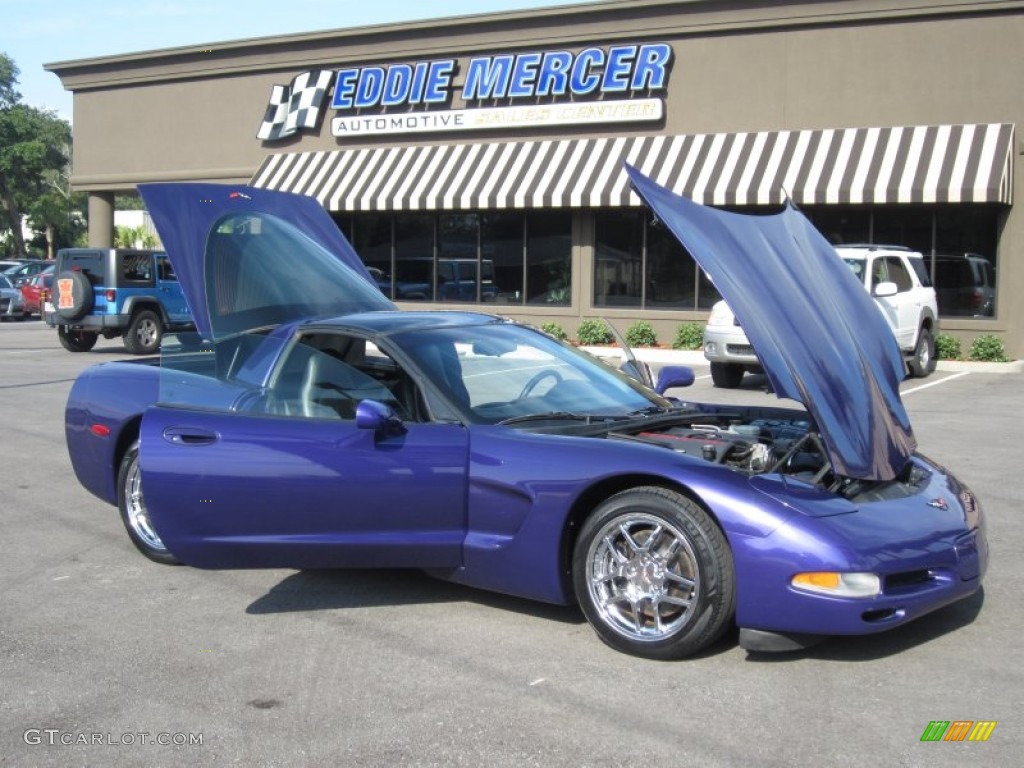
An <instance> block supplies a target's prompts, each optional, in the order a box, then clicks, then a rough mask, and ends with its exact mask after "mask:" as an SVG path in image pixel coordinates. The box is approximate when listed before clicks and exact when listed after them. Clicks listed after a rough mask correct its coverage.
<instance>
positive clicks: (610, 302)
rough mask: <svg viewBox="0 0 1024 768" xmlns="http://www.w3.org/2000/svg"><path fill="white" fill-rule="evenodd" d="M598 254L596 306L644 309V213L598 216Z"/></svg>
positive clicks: (596, 245) (596, 248)
mask: <svg viewBox="0 0 1024 768" xmlns="http://www.w3.org/2000/svg"><path fill="white" fill-rule="evenodd" d="M594 253H595V258H596V260H597V263H596V264H595V265H594V305H595V306H598V307H639V306H641V285H642V283H643V258H644V213H643V212H641V211H599V212H597V228H596V241H595V249H594Z"/></svg>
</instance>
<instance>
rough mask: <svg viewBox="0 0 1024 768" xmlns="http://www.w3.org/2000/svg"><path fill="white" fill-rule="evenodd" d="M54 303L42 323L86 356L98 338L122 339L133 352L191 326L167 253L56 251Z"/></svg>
mask: <svg viewBox="0 0 1024 768" xmlns="http://www.w3.org/2000/svg"><path fill="white" fill-rule="evenodd" d="M54 272H55V274H56V275H57V277H56V279H55V280H54V290H53V301H52V305H51V306H50V307H49V308H46V307H44V312H43V319H44V320H45V321H46V322H47V324H49V325H52V326H55V327H56V328H57V335H58V337H59V338H60V343H61V344H62V345H63V347H64V348H65V349H66V350H68V351H69V352H88V351H89V350H90V349H92V348H93V347H94V346H95V345H96V341H97V339H98V338H99V336H101V335H102V336H103V338H105V339H112V338H115V337H117V336H121V337H122V338H123V339H124V346H125V349H127V350H128V351H129V352H132V353H134V354H137V355H147V354H152V353H153V352H156V351H157V350H158V349H159V348H160V341H161V339H162V338H163V335H164V333H165V332H167V331H180V330H189V329H191V328H193V325H192V315H191V313H190V311H189V308H188V304H186V302H185V298H184V296H183V295H182V292H181V286H180V284H179V283H178V278H177V276H176V275H175V274H174V269H173V268H172V266H171V263H170V261H169V260H168V259H167V254H165V253H163V252H160V251H150V250H136V249H125V248H65V249H62V250H60V251H58V252H57V262H56V265H55V267H54Z"/></svg>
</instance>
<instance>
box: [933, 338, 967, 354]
mask: <svg viewBox="0 0 1024 768" xmlns="http://www.w3.org/2000/svg"><path fill="white" fill-rule="evenodd" d="M935 357H936V358H938V359H939V360H959V359H960V358H961V357H963V352H962V351H961V350H960V339H958V338H957V337H956V336H952V335H950V334H948V333H940V334H939V335H938V336H936V337H935Z"/></svg>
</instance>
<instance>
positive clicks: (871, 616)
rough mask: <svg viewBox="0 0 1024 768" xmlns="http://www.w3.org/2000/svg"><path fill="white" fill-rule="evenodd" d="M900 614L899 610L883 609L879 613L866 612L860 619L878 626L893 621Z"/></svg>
mask: <svg viewBox="0 0 1024 768" xmlns="http://www.w3.org/2000/svg"><path fill="white" fill-rule="evenodd" d="M898 613H900V611H899V609H897V608H883V609H881V610H878V611H864V613H862V614H861V615H860V617H861V618H862V619H863V620H864V621H866V622H868V623H869V624H877V623H878V622H880V621H886V620H887V619H891V618H892V617H893V616H896V615H897V614H898Z"/></svg>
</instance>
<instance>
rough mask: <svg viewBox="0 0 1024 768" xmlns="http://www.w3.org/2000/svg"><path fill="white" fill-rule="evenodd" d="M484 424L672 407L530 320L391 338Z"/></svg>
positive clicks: (431, 331) (475, 418)
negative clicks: (533, 326) (530, 325)
mask: <svg viewBox="0 0 1024 768" xmlns="http://www.w3.org/2000/svg"><path fill="white" fill-rule="evenodd" d="M391 338H392V340H393V341H394V342H395V343H396V344H398V345H399V346H400V347H401V348H402V349H403V350H404V351H405V352H406V354H408V355H409V356H410V357H412V358H413V359H414V360H415V361H416V362H417V363H418V364H419V366H420V367H421V368H423V369H424V370H425V372H426V373H427V375H428V377H429V378H430V379H431V380H432V381H433V382H434V383H435V384H436V385H437V386H438V387H439V388H440V389H441V390H442V392H443V393H444V394H445V396H446V397H448V398H449V399H450V400H451V401H452V402H453V403H455V404H456V405H457V406H458V407H459V409H460V410H462V411H464V412H467V413H468V415H470V416H471V418H472V420H473V421H474V422H477V423H482V424H496V423H498V422H501V421H505V420H508V419H515V418H517V417H522V416H531V415H541V414H559V415H561V416H568V415H570V414H571V415H578V416H597V417H607V416H624V415H626V414H629V413H632V412H635V411H640V410H644V409H648V408H652V407H655V408H667V407H670V406H671V403H669V402H668V401H667V400H665V399H664V398H662V397H660V396H658V395H656V394H655V393H654V392H652V391H650V390H648V389H646V388H645V387H643V385H641V384H640V383H639V382H637V381H635V380H634V379H631V378H630V377H628V376H626V375H624V374H622V373H619V372H618V371H617V370H615V369H613V368H612V367H611V366H609V365H605V364H604V363H602V362H600V361H599V360H598V359H597V358H595V357H592V356H590V355H588V354H586V353H582V352H578V351H576V350H575V349H573V348H572V347H569V346H566V345H563V344H561V343H560V342H558V341H555V340H554V339H552V338H551V337H549V336H547V335H545V334H543V333H540V332H538V331H536V330H533V329H531V328H528V327H525V326H518V325H513V324H505V323H501V324H489V325H475V326H468V327H466V326H463V327H455V328H439V329H434V330H426V331H425V330H422V329H418V330H415V331H409V332H405V333H400V334H396V335H395V336H393V337H391Z"/></svg>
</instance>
